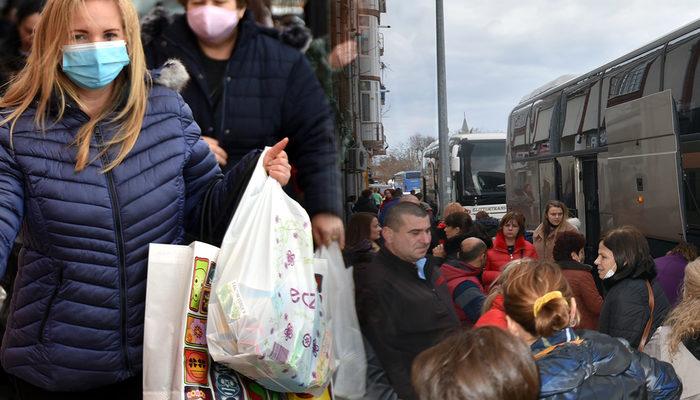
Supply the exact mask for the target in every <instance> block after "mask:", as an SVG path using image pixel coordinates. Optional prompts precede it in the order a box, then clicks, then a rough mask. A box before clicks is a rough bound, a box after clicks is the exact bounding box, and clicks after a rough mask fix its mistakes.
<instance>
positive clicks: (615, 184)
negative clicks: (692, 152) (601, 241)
mask: <svg viewBox="0 0 700 400" xmlns="http://www.w3.org/2000/svg"><path fill="white" fill-rule="evenodd" d="M674 112H675V111H674V107H673V99H672V97H671V92H670V91H669V90H667V91H664V92H660V93H655V94H652V95H649V96H645V97H642V98H640V99H637V100H633V101H629V102H627V103H623V104H620V105H617V106H614V107H611V108H609V109H608V110H607V111H606V115H605V118H606V120H607V121H606V122H607V143H608V153H607V158H608V160H607V166H606V171H605V172H606V177H605V178H606V179H605V181H606V185H607V188H606V189H607V190H605V193H606V195H607V196H609V199H608V200H609V201H608V202H606V203H607V205H608V206H609V207H610V208H611V210H609V211H610V212H611V214H612V219H613V223H614V225H615V226H621V225H628V224H629V225H634V226H636V227H637V228H639V229H640V230H641V231H642V232H643V233H644V235H645V236H647V237H650V238H655V239H661V240H669V241H679V240H682V239H684V237H685V218H684V213H683V211H682V210H683V199H682V195H681V175H680V174H681V169H680V155H679V145H678V136H677V124H676V118H675V115H674ZM601 211H603V210H601Z"/></svg>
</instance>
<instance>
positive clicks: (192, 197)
mask: <svg viewBox="0 0 700 400" xmlns="http://www.w3.org/2000/svg"><path fill="white" fill-rule="evenodd" d="M11 3H12V4H11V7H9V6H8V7H9V8H7V9H6V10H3V11H4V12H3V16H4V18H5V19H6V20H7V21H11V23H9V24H7V23H6V24H3V25H1V26H0V35H2V42H1V43H0V48H2V49H3V52H2V54H1V55H0V80H2V82H0V83H2V89H1V93H2V97H1V98H0V109H2V111H3V112H2V121H1V122H0V176H1V177H0V205H1V206H2V207H0V239H2V240H0V270H1V271H2V275H3V276H5V279H4V280H3V284H4V285H5V289H6V290H7V291H8V293H9V295H10V296H11V300H8V301H6V302H5V303H6V304H5V305H6V307H5V310H4V317H5V319H4V320H3V326H4V329H5V333H4V336H3V343H2V349H1V351H0V358H1V360H2V367H3V369H4V371H6V372H7V373H8V374H9V375H10V376H11V380H12V385H13V387H14V392H13V395H14V396H16V398H17V399H22V400H24V399H68V398H70V399H94V398H103V399H112V398H115V399H116V398H120V399H121V398H127V399H136V398H140V396H141V382H142V376H141V374H142V371H141V369H142V367H141V364H142V343H143V325H144V308H145V305H144V304H145V286H146V285H145V282H146V262H147V257H148V245H149V244H150V243H171V244H183V243H187V242H188V241H190V240H192V239H193V238H195V239H196V238H206V239H207V241H208V242H210V243H212V244H215V245H216V244H218V243H217V242H218V241H220V240H221V236H222V235H223V232H224V230H225V229H226V226H225V225H226V224H225V221H228V220H230V216H231V214H232V213H233V212H234V210H235V204H234V203H235V201H234V200H232V199H234V198H235V197H236V196H237V195H239V194H240V192H241V191H242V188H243V187H244V185H242V183H244V182H245V181H246V179H247V177H248V176H249V175H250V172H251V166H252V165H255V162H254V161H255V160H257V159H258V158H259V157H260V150H262V149H263V148H265V147H266V146H270V147H271V148H270V149H269V151H268V152H266V153H265V156H264V158H263V160H262V162H263V166H264V168H265V170H266V172H267V173H268V175H269V176H270V177H271V178H273V179H274V180H276V181H278V182H279V183H280V184H282V185H283V186H285V185H286V189H287V190H288V192H289V194H290V195H292V196H294V197H295V198H297V199H299V200H300V201H301V202H302V204H303V205H304V207H305V209H306V211H307V212H308V214H309V215H310V217H311V229H312V231H313V237H314V241H315V244H316V245H323V244H329V243H330V242H332V241H337V242H339V243H340V245H341V247H343V248H344V256H345V260H346V264H347V265H348V266H352V267H353V274H354V284H355V296H356V298H355V301H356V309H357V316H358V320H359V323H360V327H361V331H362V335H363V337H364V342H365V351H366V354H367V363H368V369H367V371H368V378H367V382H368V384H367V390H366V392H367V395H366V398H368V399H379V400H385V399H387V400H391V399H403V400H413V399H420V400H437V399H440V400H443V399H447V400H452V399H454V400H457V399H504V398H507V399H535V398H552V399H558V398H561V399H569V398H606V399H637V398H639V399H642V398H653V399H677V398H683V399H699V398H700V383H699V381H700V380H699V379H698V376H700V317H699V316H700V292H699V289H700V261H696V260H695V258H696V257H697V250H696V249H695V248H694V247H693V246H692V245H689V244H687V243H680V244H679V245H678V246H677V247H676V248H674V249H673V250H671V251H670V252H669V253H668V254H666V255H665V256H664V257H660V258H658V259H656V260H655V259H653V258H652V257H651V255H650V249H649V246H648V243H647V241H646V238H645V237H644V236H643V235H642V233H641V232H639V231H638V230H637V229H636V228H634V227H631V226H623V227H619V228H616V229H612V230H610V231H609V232H607V233H605V235H604V236H603V237H602V239H601V240H600V241H599V243H595V244H596V245H597V246H598V252H597V255H596V256H597V257H596V258H595V262H594V266H590V265H587V264H586V263H585V259H586V254H585V253H584V249H585V248H586V240H587V239H586V238H585V237H584V236H583V235H582V234H581V233H579V232H578V229H577V227H576V226H575V224H572V223H570V222H569V220H568V217H569V212H568V210H567V207H566V205H565V204H563V203H561V202H559V201H549V202H547V203H546V205H545V207H544V209H543V215H542V219H541V221H540V224H539V226H537V228H536V229H535V230H534V232H533V236H532V242H531V241H529V240H528V239H527V238H526V221H525V218H524V217H523V215H522V214H520V213H518V212H517V211H510V212H507V213H506V214H505V215H504V216H502V217H501V218H500V219H496V218H493V217H491V216H489V215H488V214H486V213H484V212H483V211H482V212H479V213H476V214H475V215H471V214H470V213H469V212H468V211H467V210H466V209H465V208H464V207H463V206H462V205H460V204H458V203H450V204H447V205H445V207H444V209H443V210H442V213H438V210H437V209H436V206H435V205H434V204H429V203H428V202H426V201H424V199H423V198H422V196H421V193H411V194H404V193H403V192H402V191H401V189H387V190H385V191H384V192H383V193H379V192H378V190H373V189H366V190H364V191H363V192H362V193H361V194H360V196H359V198H355V199H353V201H351V202H349V203H350V204H349V206H348V207H346V208H345V209H343V207H342V205H341V202H340V199H341V195H340V193H341V187H340V184H339V182H340V181H341V180H340V175H339V168H338V166H337V165H336V162H337V161H336V160H337V159H338V157H337V150H336V143H335V135H334V123H333V112H332V109H331V106H330V105H329V103H328V101H327V98H326V95H325V92H324V89H323V87H322V86H321V84H320V83H319V81H318V79H317V77H316V75H315V73H314V70H313V69H312V68H311V66H310V64H309V61H308V60H307V58H306V57H305V55H304V51H305V50H306V49H307V48H308V45H309V43H308V38H307V37H306V36H304V32H305V31H303V29H302V30H301V31H299V30H298V29H297V31H295V32H297V33H301V35H300V36H294V35H296V34H294V35H292V36H294V37H291V36H290V35H291V33H290V32H291V31H285V29H286V28H285V26H287V25H286V23H285V22H284V21H272V20H271V18H272V17H271V15H268V14H267V13H265V12H264V10H265V9H266V8H265V4H264V3H261V1H256V0H216V1H214V0H179V4H180V5H181V6H182V7H183V8H184V10H185V13H184V14H179V15H171V14H169V12H167V11H165V10H164V9H159V8H158V9H155V10H154V11H153V12H152V13H151V14H150V15H149V16H148V17H146V18H145V19H143V20H140V19H139V16H138V14H137V12H136V9H135V8H134V5H133V4H132V2H131V1H130V0H84V1H68V0H17V1H14V2H11ZM292 20H293V18H292ZM142 24H143V26H141V25H142ZM297 27H298V26H297ZM285 38H286V39H285ZM285 40H286V41H285ZM290 41H293V42H295V43H297V45H296V46H289V45H288V44H289V43H291V42H290ZM177 60H179V61H177ZM149 71H150V72H149ZM188 80H189V83H188V82H187V81H188ZM382 195H383V196H382ZM212 210H213V211H212ZM212 212H213V213H215V214H216V215H217V218H216V220H215V221H211V220H209V221H207V223H208V224H205V223H204V221H205V220H206V218H204V216H206V215H209V216H210V215H211V214H212ZM438 215H440V216H441V219H438ZM345 216H347V221H346V222H347V223H346V224H344V222H343V217H345ZM221 221H224V222H223V223H222V222H221ZM20 232H21V234H20ZM18 248H21V251H19V252H18V251H17V249H18ZM588 256H589V257H590V256H592V255H590V254H589V255H588ZM8 284H9V286H8ZM164 368H169V366H164Z"/></svg>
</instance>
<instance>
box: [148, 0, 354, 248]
mask: <svg viewBox="0 0 700 400" xmlns="http://www.w3.org/2000/svg"><path fill="white" fill-rule="evenodd" d="M180 3H181V4H182V5H183V6H185V9H186V10H187V13H186V14H185V15H176V16H174V17H173V16H170V15H168V14H167V12H165V11H163V10H156V11H154V13H152V14H151V15H149V16H147V17H146V18H145V20H144V26H143V41H144V51H145V53H146V59H147V63H148V65H149V67H153V66H157V65H162V64H163V62H164V61H166V60H168V59H171V58H177V59H180V60H181V61H182V62H183V64H184V65H185V67H186V68H187V71H188V72H189V74H190V78H191V80H190V82H189V84H188V85H187V86H186V87H185V89H184V90H183V91H182V96H183V98H184V99H185V101H186V102H187V104H188V105H189V106H190V108H192V113H193V115H194V118H195V121H196V122H197V124H199V126H200V127H201V129H202V135H203V136H202V137H203V139H204V140H205V141H206V142H207V143H208V144H209V147H210V148H211V150H212V152H213V153H214V155H215V156H216V158H217V160H218V161H219V163H220V164H221V165H222V167H223V168H224V169H226V168H228V167H231V166H232V165H234V164H236V162H238V161H239V160H240V159H241V158H242V157H243V155H245V154H246V153H247V152H248V151H250V150H252V149H262V148H264V147H265V146H270V145H272V144H274V143H276V142H277V141H279V140H280V139H281V138H284V137H288V138H289V145H288V146H287V150H286V151H287V153H288V154H289V158H290V160H289V161H290V163H291V164H292V166H293V168H294V169H295V171H296V173H294V172H293V178H292V179H293V181H292V182H291V183H293V184H294V185H293V186H294V189H295V191H297V192H300V193H298V194H299V196H297V197H298V198H299V200H301V203H302V204H303V206H304V208H305V209H306V211H307V212H308V213H309V215H310V216H311V224H312V228H313V233H314V240H315V241H316V243H330V242H331V241H332V240H338V241H339V242H340V243H341V245H342V244H343V241H344V229H343V222H342V220H341V216H342V215H343V208H342V204H341V187H340V168H339V166H338V164H337V160H338V153H337V148H336V142H335V136H334V122H333V115H332V111H331V108H330V106H329V104H328V102H327V100H326V97H325V94H324V92H323V89H322V88H321V85H320V83H319V82H318V79H317V78H316V76H315V74H314V72H313V70H312V69H311V67H310V66H309V63H308V62H307V60H306V58H305V57H304V55H303V54H302V53H300V52H299V51H298V50H296V49H294V48H292V47H289V46H287V45H285V44H283V43H282V42H280V40H279V39H278V37H277V35H278V34H277V31H276V30H273V29H267V28H263V27H260V26H258V25H257V24H256V22H255V19H254V16H253V15H252V13H251V12H250V11H249V10H246V2H245V1H241V0H227V1H217V2H212V3H213V4H212V3H208V2H207V3H206V4H204V2H197V3H195V2H194V1H193V0H189V1H187V0H180Z"/></svg>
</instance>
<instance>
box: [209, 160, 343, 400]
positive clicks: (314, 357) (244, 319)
mask: <svg viewBox="0 0 700 400" xmlns="http://www.w3.org/2000/svg"><path fill="white" fill-rule="evenodd" d="M262 160H263V156H261V157H260V159H259V161H258V164H257V166H256V169H255V171H254V173H253V175H252V177H251V179H250V182H249V184H248V187H247V188H246V190H245V192H244V194H243V197H242V198H241V201H240V203H239V205H238V208H237V209H236V212H235V214H234V216H233V218H232V220H231V223H230V225H229V227H228V230H227V231H226V235H225V236H224V239H223V243H222V246H221V253H220V255H219V258H218V262H217V265H218V266H217V272H216V274H215V277H214V281H213V282H212V293H211V298H210V304H209V320H208V325H207V341H208V345H209V351H210V353H211V356H212V358H213V359H214V360H216V361H217V362H220V363H223V364H225V365H227V366H229V367H231V368H232V369H234V370H236V371H237V372H240V373H242V374H244V375H246V376H247V377H249V378H251V379H253V380H255V381H256V382H257V383H259V384H260V385H262V386H264V387H266V388H268V389H271V390H275V391H280V392H292V393H301V392H310V393H314V394H320V393H321V392H322V391H323V389H324V388H325V386H326V385H327V384H328V382H329V380H330V374H331V367H332V340H331V334H330V329H329V327H328V326H327V324H326V320H325V316H324V309H323V302H322V301H321V299H320V298H319V296H318V293H317V284H316V281H315V279H314V272H313V266H314V254H313V240H312V236H311V223H310V221H309V216H308V215H307V214H306V211H304V209H303V208H302V207H301V206H300V205H299V204H298V203H296V202H295V201H294V200H292V199H291V198H289V197H288V196H287V195H286V194H285V193H284V191H283V190H282V188H281V186H280V184H279V183H278V182H277V181H275V180H274V179H272V178H269V177H268V176H267V173H266V172H265V170H264V168H263V165H262Z"/></svg>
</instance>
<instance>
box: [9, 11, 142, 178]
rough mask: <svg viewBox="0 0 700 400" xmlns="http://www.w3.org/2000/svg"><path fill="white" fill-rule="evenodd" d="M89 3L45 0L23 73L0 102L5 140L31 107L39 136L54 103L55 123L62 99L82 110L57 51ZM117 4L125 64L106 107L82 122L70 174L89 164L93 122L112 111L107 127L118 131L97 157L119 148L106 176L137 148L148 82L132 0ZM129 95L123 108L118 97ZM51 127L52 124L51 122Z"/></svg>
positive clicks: (60, 115) (59, 116)
mask: <svg viewBox="0 0 700 400" xmlns="http://www.w3.org/2000/svg"><path fill="white" fill-rule="evenodd" d="M86 1H91V0H48V1H47V3H46V6H45V7H44V10H43V12H42V14H41V19H40V20H39V23H38V24H37V26H36V29H35V32H34V40H33V42H32V51H31V53H30V54H29V57H28V58H27V64H26V66H25V68H24V69H23V70H22V71H21V72H20V73H19V74H17V76H15V78H14V79H13V80H12V81H11V83H10V86H9V87H8V89H7V91H6V92H5V96H4V97H3V98H2V99H0V108H2V109H8V114H7V116H6V117H5V119H3V120H2V121H1V122H0V124H1V125H4V124H7V123H11V126H10V135H12V130H13V129H14V127H15V124H16V123H17V121H18V120H19V119H20V117H21V116H22V114H24V112H25V111H27V109H29V108H30V107H32V106H33V104H34V103H35V102H36V106H35V107H36V115H35V116H34V121H35V123H36V125H37V126H38V128H39V129H41V130H42V131H44V130H45V128H46V123H47V121H46V119H47V116H48V113H49V109H50V108H51V107H55V106H56V104H51V102H52V101H54V99H57V101H58V104H57V106H58V109H57V111H58V114H57V117H56V121H59V120H61V119H62V118H63V115H64V113H65V110H66V104H67V99H70V100H72V101H73V102H75V103H77V105H78V106H79V107H80V108H83V109H84V108H85V107H84V104H83V103H82V102H81V101H80V98H79V96H78V88H77V86H76V85H75V84H74V83H73V82H72V81H71V80H70V79H69V78H68V77H67V76H66V75H65V74H64V73H63V71H62V69H61V60H62V49H63V46H64V45H65V44H66V43H67V42H68V39H69V37H70V32H71V21H72V16H73V15H76V14H77V13H78V12H79V8H80V7H83V8H85V2H86ZM113 1H114V2H116V3H117V6H118V7H119V11H120V14H121V17H122V22H123V24H124V34H125V40H126V47H127V51H128V53H129V58H130V63H129V65H128V66H127V67H125V68H124V70H123V71H122V73H121V74H120V75H119V76H118V77H117V79H116V80H115V87H114V89H113V91H112V96H111V98H110V99H109V100H108V103H107V104H108V106H107V107H105V109H103V110H100V111H99V113H98V114H97V115H95V116H93V117H92V118H90V120H89V121H88V122H87V123H85V124H84V125H83V126H82V127H81V128H80V129H79V130H78V133H77V135H76V138H75V142H74V144H75V145H76V146H77V148H78V152H77V157H76V163H75V170H76V171H82V170H83V169H85V167H86V166H87V165H88V164H89V163H90V162H91V160H90V159H89V154H90V140H91V138H92V134H93V132H94V130H95V128H96V126H97V124H98V123H100V122H102V121H103V120H106V119H107V116H108V115H110V114H112V113H114V112H116V116H114V117H113V118H110V122H111V123H114V124H115V125H116V126H118V127H119V128H118V132H117V134H116V135H114V137H113V138H112V139H111V140H109V141H108V142H107V143H106V146H105V148H104V149H103V150H102V153H100V155H102V154H103V153H105V152H106V151H107V150H108V149H109V148H110V147H112V146H120V148H119V152H118V153H117V156H116V157H115V158H114V160H112V161H111V162H110V163H109V165H107V166H106V167H105V169H104V171H105V172H106V171H109V170H111V169H113V168H115V167H116V166H117V165H119V164H120V163H121V162H122V161H123V160H124V159H125V158H126V156H127V154H128V153H129V152H130V151H131V149H132V148H133V147H134V145H135V144H136V140H137V139H138V136H139V133H140V132H141V126H142V124H143V119H144V116H145V115H146V107H147V104H148V90H149V86H150V77H149V75H148V71H147V69H146V60H145V56H144V53H143V46H142V44H141V31H140V27H139V19H138V14H137V13H136V9H135V8H134V6H133V4H132V2H131V0H113ZM123 92H127V93H128V96H127V98H126V101H125V102H124V103H123V104H124V106H123V108H122V109H120V110H117V106H118V105H119V104H120V102H119V99H120V97H121V93H123ZM52 122H53V121H52Z"/></svg>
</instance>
